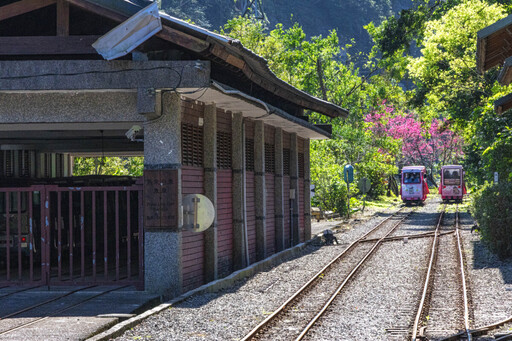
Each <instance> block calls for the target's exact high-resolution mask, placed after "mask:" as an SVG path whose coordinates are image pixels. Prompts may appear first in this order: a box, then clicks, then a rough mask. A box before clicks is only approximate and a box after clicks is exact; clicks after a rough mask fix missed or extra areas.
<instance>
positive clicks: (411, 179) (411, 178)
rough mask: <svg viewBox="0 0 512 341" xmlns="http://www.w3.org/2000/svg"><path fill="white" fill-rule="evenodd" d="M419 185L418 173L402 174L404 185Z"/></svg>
mask: <svg viewBox="0 0 512 341" xmlns="http://www.w3.org/2000/svg"><path fill="white" fill-rule="evenodd" d="M419 183H421V177H420V173H418V172H415V173H412V172H411V173H405V174H404V184H419Z"/></svg>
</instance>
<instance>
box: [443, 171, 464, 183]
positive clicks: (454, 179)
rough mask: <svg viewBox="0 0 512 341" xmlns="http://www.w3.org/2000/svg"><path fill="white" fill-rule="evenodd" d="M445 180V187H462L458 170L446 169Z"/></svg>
mask: <svg viewBox="0 0 512 341" xmlns="http://www.w3.org/2000/svg"><path fill="white" fill-rule="evenodd" d="M443 178H444V184H445V185H456V186H458V185H460V173H459V170H458V169H445V170H444V173H443Z"/></svg>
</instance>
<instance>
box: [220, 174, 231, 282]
mask: <svg viewBox="0 0 512 341" xmlns="http://www.w3.org/2000/svg"><path fill="white" fill-rule="evenodd" d="M217 226H218V227H217V237H218V240H217V241H218V257H219V258H218V262H219V277H220V278H222V277H225V276H227V275H229V274H230V273H231V272H232V271H233V191H232V172H231V169H219V170H218V171H217Z"/></svg>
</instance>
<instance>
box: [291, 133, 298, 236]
mask: <svg viewBox="0 0 512 341" xmlns="http://www.w3.org/2000/svg"><path fill="white" fill-rule="evenodd" d="M290 190H291V191H295V196H294V197H293V198H292V199H293V201H292V207H293V215H292V222H293V232H292V235H293V241H292V245H297V244H298V243H300V235H299V231H300V229H299V154H298V148H297V134H296V133H293V134H291V136H290ZM290 198H291V196H290Z"/></svg>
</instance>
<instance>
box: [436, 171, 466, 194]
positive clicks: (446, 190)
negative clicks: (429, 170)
mask: <svg viewBox="0 0 512 341" xmlns="http://www.w3.org/2000/svg"><path fill="white" fill-rule="evenodd" d="M439 194H441V198H443V201H449V200H455V201H456V202H462V198H463V196H464V194H466V184H465V182H464V169H463V168H462V166H459V165H446V166H443V167H441V183H440V184H439Z"/></svg>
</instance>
